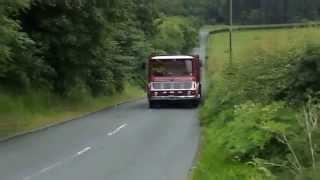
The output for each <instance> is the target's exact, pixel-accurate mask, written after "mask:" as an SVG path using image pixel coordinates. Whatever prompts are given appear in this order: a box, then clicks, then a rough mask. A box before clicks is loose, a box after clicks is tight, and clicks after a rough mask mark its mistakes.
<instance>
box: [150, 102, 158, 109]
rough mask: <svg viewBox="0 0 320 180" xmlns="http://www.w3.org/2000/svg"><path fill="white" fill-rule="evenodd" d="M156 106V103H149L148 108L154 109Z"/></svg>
mask: <svg viewBox="0 0 320 180" xmlns="http://www.w3.org/2000/svg"><path fill="white" fill-rule="evenodd" d="M157 106H158V103H156V102H155V101H149V108H150V109H154V108H156V107H157Z"/></svg>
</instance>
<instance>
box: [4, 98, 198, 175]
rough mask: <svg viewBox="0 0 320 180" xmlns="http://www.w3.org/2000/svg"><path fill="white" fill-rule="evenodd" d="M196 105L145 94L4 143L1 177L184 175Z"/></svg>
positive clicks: (194, 143)
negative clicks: (162, 101)
mask: <svg viewBox="0 0 320 180" xmlns="http://www.w3.org/2000/svg"><path fill="white" fill-rule="evenodd" d="M197 119H198V118H197V110H195V109H188V108H175V106H173V107H171V108H165V109H152V110H151V109H148V107H147V101H146V100H141V101H137V102H133V103H128V104H124V105H120V106H118V107H116V108H113V109H109V110H105V111H101V112H98V113H95V114H92V115H90V116H87V117H84V118H81V119H79V120H76V121H72V122H69V123H66V124H63V125H60V126H56V127H52V128H49V129H47V130H43V131H40V132H36V133H33V134H29V135H26V136H22V137H18V138H15V139H11V140H9V141H6V142H2V143H0V179H1V180H185V179H187V175H188V172H189V170H190V168H191V167H192V165H193V160H194V157H195V154H196V152H197V148H198V143H199V134H200V133H199V122H198V120H197Z"/></svg>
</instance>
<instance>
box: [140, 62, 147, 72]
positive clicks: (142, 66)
mask: <svg viewBox="0 0 320 180" xmlns="http://www.w3.org/2000/svg"><path fill="white" fill-rule="evenodd" d="M141 68H142V69H143V70H146V69H147V63H145V62H143V63H142V64H141Z"/></svg>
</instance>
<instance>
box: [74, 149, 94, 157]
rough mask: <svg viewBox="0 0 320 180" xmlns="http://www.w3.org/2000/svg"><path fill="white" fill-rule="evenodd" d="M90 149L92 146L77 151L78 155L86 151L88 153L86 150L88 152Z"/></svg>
mask: <svg viewBox="0 0 320 180" xmlns="http://www.w3.org/2000/svg"><path fill="white" fill-rule="evenodd" d="M90 150H91V147H86V148H84V149H83V150H81V151H79V152H77V155H78V156H80V155H82V154H84V153H86V152H88V151H90Z"/></svg>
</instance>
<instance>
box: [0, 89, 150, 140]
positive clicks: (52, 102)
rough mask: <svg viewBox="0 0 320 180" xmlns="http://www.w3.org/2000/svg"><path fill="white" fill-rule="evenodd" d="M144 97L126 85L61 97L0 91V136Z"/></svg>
mask: <svg viewBox="0 0 320 180" xmlns="http://www.w3.org/2000/svg"><path fill="white" fill-rule="evenodd" d="M143 96H144V92H143V90H142V89H140V88H138V87H136V86H132V85H127V86H126V88H125V90H124V91H123V92H122V93H120V94H115V95H112V96H104V97H99V98H93V97H90V96H88V95H85V94H82V95H81V97H80V98H74V99H63V98H61V97H58V96H56V95H52V94H48V93H45V92H30V93H28V94H25V95H19V96H14V95H11V94H10V95H9V94H8V93H0V138H5V137H9V136H14V135H16V134H19V133H23V132H28V131H31V130H33V129H38V128H41V127H45V126H48V125H51V124H57V123H61V122H65V121H68V120H71V119H75V118H78V117H82V116H84V115H87V114H89V113H92V112H96V111H99V110H102V109H104V108H107V107H111V106H113V105H116V104H119V103H121V102H126V101H128V100H131V99H132V100H133V99H136V98H140V97H143Z"/></svg>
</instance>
